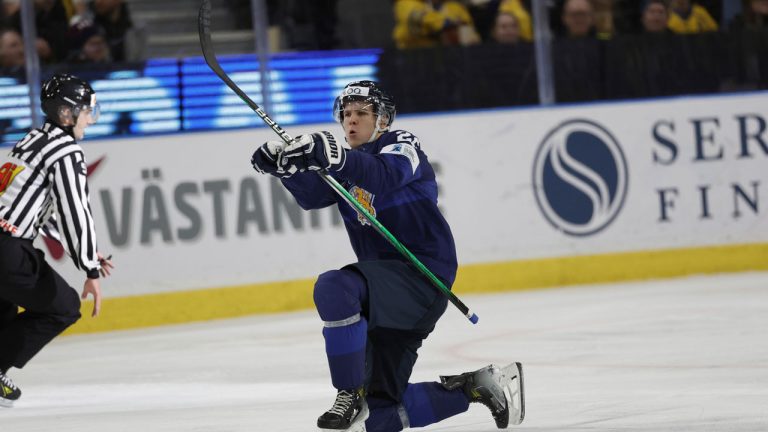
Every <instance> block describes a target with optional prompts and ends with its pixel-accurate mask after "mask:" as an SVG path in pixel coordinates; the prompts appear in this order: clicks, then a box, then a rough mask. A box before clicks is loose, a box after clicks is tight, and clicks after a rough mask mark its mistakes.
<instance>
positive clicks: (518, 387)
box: [440, 363, 525, 429]
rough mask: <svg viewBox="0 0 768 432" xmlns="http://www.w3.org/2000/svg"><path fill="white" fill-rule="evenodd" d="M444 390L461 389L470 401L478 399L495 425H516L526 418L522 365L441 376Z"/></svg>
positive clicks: (492, 366) (516, 364) (494, 367)
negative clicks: (489, 413) (488, 412)
mask: <svg viewBox="0 0 768 432" xmlns="http://www.w3.org/2000/svg"><path fill="white" fill-rule="evenodd" d="M440 381H441V383H442V384H443V387H445V388H446V389H447V390H454V389H457V388H461V389H462V390H464V394H465V395H466V396H467V398H468V399H469V401H470V402H479V403H481V404H483V405H485V406H486V407H488V409H490V410H491V415H493V419H494V420H495V421H496V427H498V428H499V429H506V428H507V426H509V424H510V423H512V424H513V425H519V424H520V423H522V422H523V417H525V395H524V393H523V365H521V364H520V363H512V364H510V365H509V366H506V367H504V368H500V367H498V366H496V365H489V366H486V367H484V368H482V369H479V370H476V371H474V372H466V373H463V374H461V375H451V376H441V377H440Z"/></svg>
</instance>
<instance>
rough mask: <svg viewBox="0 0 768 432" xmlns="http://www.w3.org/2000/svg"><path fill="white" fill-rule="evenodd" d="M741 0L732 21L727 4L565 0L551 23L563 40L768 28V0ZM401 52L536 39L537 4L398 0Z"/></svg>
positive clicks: (528, 1) (674, 0) (397, 38)
mask: <svg viewBox="0 0 768 432" xmlns="http://www.w3.org/2000/svg"><path fill="white" fill-rule="evenodd" d="M733 1H734V2H735V1H741V2H742V4H741V13H739V14H737V15H735V16H734V17H732V18H731V19H730V20H728V22H727V25H725V26H724V27H726V28H721V23H723V22H724V21H726V20H725V19H723V18H724V16H723V11H722V1H721V0H700V1H694V0H560V1H557V2H555V3H556V5H555V7H554V8H553V9H552V10H551V12H550V16H549V21H550V26H551V27H552V29H553V31H554V33H555V36H556V37H560V38H598V39H611V38H613V37H616V36H618V35H623V34H639V33H678V34H690V33H702V32H713V31H741V30H743V29H745V28H765V27H766V26H767V25H768V0H733ZM394 9H395V19H396V27H395V30H394V41H395V44H396V46H397V47H398V48H401V49H407V48H418V47H427V46H436V45H471V44H476V43H481V42H485V43H499V44H516V43H519V42H530V41H532V40H533V36H534V35H533V25H532V11H531V0H471V1H459V0H394Z"/></svg>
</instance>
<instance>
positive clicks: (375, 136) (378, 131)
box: [367, 114, 389, 142]
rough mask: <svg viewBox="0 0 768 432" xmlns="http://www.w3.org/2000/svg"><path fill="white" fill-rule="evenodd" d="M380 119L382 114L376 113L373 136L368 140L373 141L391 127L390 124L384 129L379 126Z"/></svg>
mask: <svg viewBox="0 0 768 432" xmlns="http://www.w3.org/2000/svg"><path fill="white" fill-rule="evenodd" d="M380 119H381V114H376V122H375V125H376V126H374V127H373V133H372V134H371V137H370V138H368V141H367V142H371V141H373V140H375V139H376V138H377V137H378V136H379V134H380V133H382V132H384V131H386V130H388V129H389V126H387V127H385V128H384V129H381V128H380V127H379V120H380Z"/></svg>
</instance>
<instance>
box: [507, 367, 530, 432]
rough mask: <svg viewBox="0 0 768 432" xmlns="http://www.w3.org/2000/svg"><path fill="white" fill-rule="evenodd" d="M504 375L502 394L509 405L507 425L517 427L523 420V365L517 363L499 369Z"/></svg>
mask: <svg viewBox="0 0 768 432" xmlns="http://www.w3.org/2000/svg"><path fill="white" fill-rule="evenodd" d="M501 371H502V373H503V374H504V381H505V382H504V386H503V387H504V394H505V395H506V396H507V401H508V403H509V423H510V424H513V425H519V424H520V423H522V422H523V419H524V418H525V390H524V387H523V365H522V364H520V363H519V362H515V363H512V364H509V365H507V366H505V367H503V368H501Z"/></svg>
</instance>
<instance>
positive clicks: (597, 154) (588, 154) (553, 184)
mask: <svg viewBox="0 0 768 432" xmlns="http://www.w3.org/2000/svg"><path fill="white" fill-rule="evenodd" d="M627 184H628V170H627V162H626V159H625V158H624V153H623V152H622V150H621V147H620V146H619V143H618V141H617V140H616V139H615V138H614V137H613V135H612V134H611V133H610V132H608V130H606V129H605V128H604V127H602V126H600V125H598V124H597V123H595V122H592V121H589V120H581V119H576V120H569V121H566V122H564V123H562V124H560V125H559V126H557V127H556V128H555V129H554V130H552V131H550V132H549V133H548V134H547V136H546V137H545V138H544V140H542V142H541V144H540V145H539V149H538V150H537V152H536V158H535V159H534V163H533V186H534V193H535V196H536V202H537V204H538V206H539V209H541V211H542V213H544V217H546V218H547V220H548V221H549V222H550V223H551V224H552V225H553V226H554V227H555V228H557V229H559V230H560V231H562V232H564V233H566V234H569V235H574V236H587V235H591V234H595V233H597V232H599V231H600V230H602V229H603V228H605V227H607V226H608V225H609V224H610V223H611V222H612V221H613V220H614V219H615V218H616V215H618V213H619V211H620V210H621V208H622V206H623V205H624V199H625V198H626V195H627Z"/></svg>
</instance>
